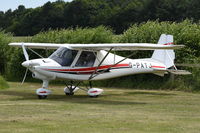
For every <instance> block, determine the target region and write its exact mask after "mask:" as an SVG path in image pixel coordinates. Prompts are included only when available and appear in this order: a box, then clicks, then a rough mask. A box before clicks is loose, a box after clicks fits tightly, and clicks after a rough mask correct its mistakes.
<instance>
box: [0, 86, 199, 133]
mask: <svg viewBox="0 0 200 133" xmlns="http://www.w3.org/2000/svg"><path fill="white" fill-rule="evenodd" d="M9 85H10V89H7V90H1V91H0V133H11V132H12V133H25V132H28V133H199V132H200V94H194V93H187V92H177V91H153V90H151V91H146V90H131V89H114V88H112V89H110V88H103V89H104V91H105V93H104V95H102V96H100V97H99V98H89V97H88V96H87V95H86V94H85V93H84V92H83V91H78V92H77V94H75V95H74V96H65V95H64V93H63V88H64V86H56V85H50V89H51V90H52V91H53V94H52V95H50V96H49V97H48V99H45V100H39V99H37V97H36V96H35V89H36V88H39V87H40V86H41V85H40V84H37V83H25V84H24V85H20V83H9Z"/></svg>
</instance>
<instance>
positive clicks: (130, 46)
mask: <svg viewBox="0 0 200 133" xmlns="http://www.w3.org/2000/svg"><path fill="white" fill-rule="evenodd" d="M22 44H23V45H24V46H25V47H27V48H35V49H57V48H59V47H66V48H69V49H74V50H87V51H99V50H110V49H112V51H126V50H127V51H128V50H129V51H130V50H155V49H179V48H182V47H184V45H161V44H151V43H103V44H100V43H98V44H55V43H10V44H9V45H10V46H15V47H22Z"/></svg>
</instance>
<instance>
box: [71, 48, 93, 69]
mask: <svg viewBox="0 0 200 133" xmlns="http://www.w3.org/2000/svg"><path fill="white" fill-rule="evenodd" d="M95 59H96V56H95V53H94V52H89V51H83V52H82V53H81V55H80V57H79V59H78V61H77V62H76V65H75V66H76V67H92V66H93V65H94V62H95Z"/></svg>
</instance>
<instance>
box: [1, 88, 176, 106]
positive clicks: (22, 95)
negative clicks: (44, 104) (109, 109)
mask: <svg viewBox="0 0 200 133" xmlns="http://www.w3.org/2000/svg"><path fill="white" fill-rule="evenodd" d="M0 94H3V95H9V96H17V98H16V97H15V98H13V100H15V101H16V100H19V101H20V100H37V101H38V99H37V98H36V97H35V95H34V94H33V93H32V92H19V91H1V92H0ZM126 95H129V96H130V95H132V96H133V97H134V96H135V95H142V96H144V95H147V96H148V95H155V96H171V95H176V94H173V93H158V92H143V91H136V92H124V93H123V94H109V95H106V94H105V95H102V96H100V98H89V97H88V96H87V95H74V96H66V95H64V94H52V95H51V96H50V97H49V99H47V100H49V101H62V102H63V101H66V102H70V103H81V104H106V105H142V104H144V105H145V104H147V103H145V102H134V101H132V100H130V101H127V100H126V101H125V100H124V99H122V98H119V99H114V100H110V99H107V97H112V96H126ZM11 100H12V99H11Z"/></svg>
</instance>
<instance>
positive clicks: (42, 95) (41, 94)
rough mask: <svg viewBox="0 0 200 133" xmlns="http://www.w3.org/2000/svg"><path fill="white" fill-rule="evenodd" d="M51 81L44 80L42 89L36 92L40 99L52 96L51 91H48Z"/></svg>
mask: <svg viewBox="0 0 200 133" xmlns="http://www.w3.org/2000/svg"><path fill="white" fill-rule="evenodd" d="M48 84H49V81H47V80H43V85H42V88H39V89H37V90H36V94H37V95H38V98H39V99H46V98H47V96H48V95H49V94H51V91H50V90H48V89H46V88H47V87H48Z"/></svg>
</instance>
